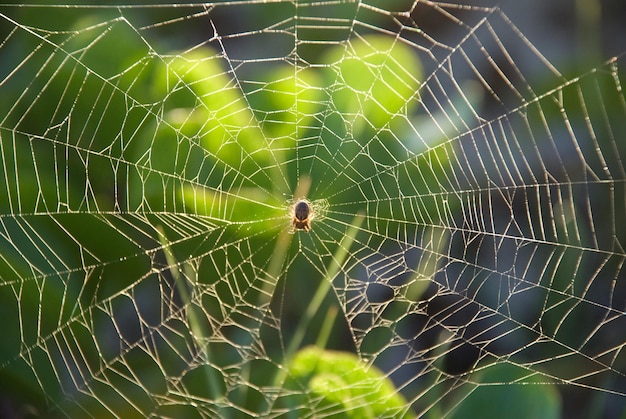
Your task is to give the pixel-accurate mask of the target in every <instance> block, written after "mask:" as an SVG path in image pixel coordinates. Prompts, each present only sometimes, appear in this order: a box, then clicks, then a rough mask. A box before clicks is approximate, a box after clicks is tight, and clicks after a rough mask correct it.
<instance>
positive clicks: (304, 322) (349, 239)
mask: <svg viewBox="0 0 626 419" xmlns="http://www.w3.org/2000/svg"><path fill="white" fill-rule="evenodd" d="M364 218H365V217H364V215H363V213H362V212H359V213H358V214H357V215H356V216H355V217H354V219H353V220H352V224H351V225H350V227H349V228H348V231H347V232H346V235H345V236H344V237H343V239H342V240H341V242H340V243H339V246H337V250H336V252H335V254H334V255H333V258H332V262H331V264H330V266H328V269H327V270H326V276H325V277H324V279H323V280H322V282H321V283H320V286H319V287H318V288H317V291H316V292H315V295H314V296H313V299H311V302H310V303H309V306H308V307H307V309H306V310H305V312H304V315H303V316H302V317H301V318H300V322H299V323H298V327H297V328H296V333H295V335H294V336H293V338H292V339H291V341H290V342H289V346H288V347H287V351H286V353H285V364H289V363H290V362H291V359H293V356H294V354H295V352H296V351H297V350H298V349H299V348H300V345H301V344H302V341H303V340H304V335H305V333H306V331H307V329H308V326H309V323H310V322H311V319H312V318H313V316H314V315H315V314H316V313H317V311H318V310H319V308H320V306H321V305H322V302H323V301H324V298H326V294H328V290H329V289H330V287H331V285H332V283H333V279H334V278H335V277H336V276H337V274H338V273H339V271H340V270H341V269H342V267H343V265H344V262H345V260H346V256H347V255H348V253H349V251H350V247H351V246H352V243H353V242H354V238H355V237H356V234H357V233H358V231H359V228H360V227H361V224H362V223H363V219H364ZM285 374H286V370H282V373H281V374H278V375H277V377H276V380H275V385H280V386H282V384H283V381H284V379H285Z"/></svg>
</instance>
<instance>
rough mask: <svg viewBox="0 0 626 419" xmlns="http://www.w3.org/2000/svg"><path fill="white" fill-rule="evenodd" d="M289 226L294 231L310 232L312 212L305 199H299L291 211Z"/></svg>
mask: <svg viewBox="0 0 626 419" xmlns="http://www.w3.org/2000/svg"><path fill="white" fill-rule="evenodd" d="M291 214H292V217H291V218H292V219H291V225H292V226H293V229H294V231H295V230H304V231H307V232H308V231H309V230H311V220H312V219H313V215H314V213H313V210H312V209H311V204H310V203H309V201H307V200H306V199H299V200H298V201H297V202H296V203H295V204H294V205H293V208H292V210H291Z"/></svg>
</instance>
